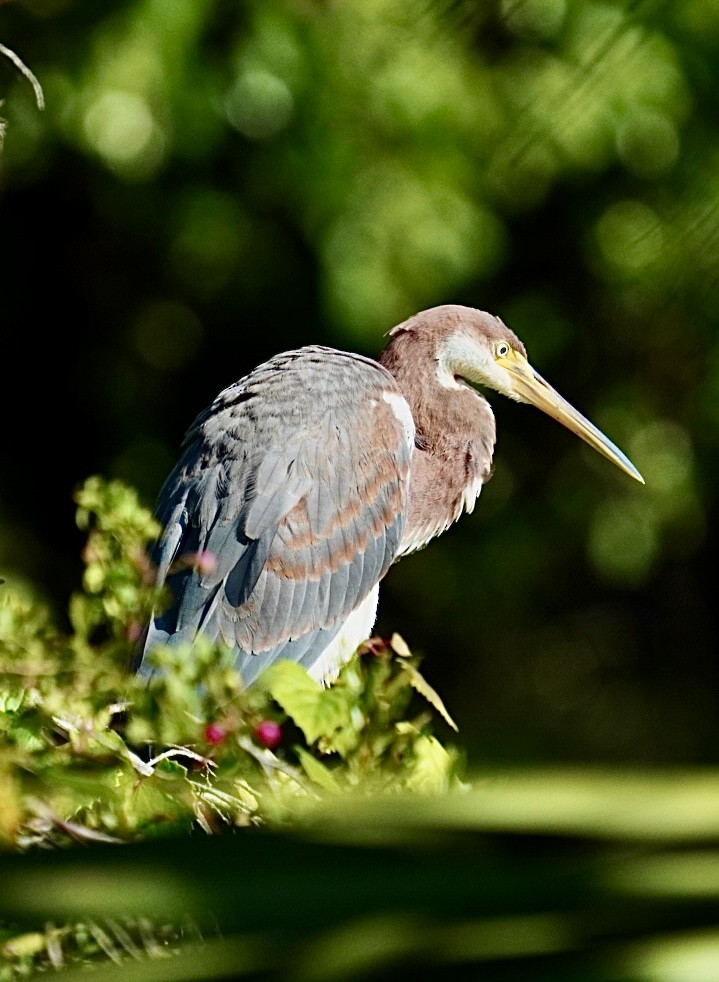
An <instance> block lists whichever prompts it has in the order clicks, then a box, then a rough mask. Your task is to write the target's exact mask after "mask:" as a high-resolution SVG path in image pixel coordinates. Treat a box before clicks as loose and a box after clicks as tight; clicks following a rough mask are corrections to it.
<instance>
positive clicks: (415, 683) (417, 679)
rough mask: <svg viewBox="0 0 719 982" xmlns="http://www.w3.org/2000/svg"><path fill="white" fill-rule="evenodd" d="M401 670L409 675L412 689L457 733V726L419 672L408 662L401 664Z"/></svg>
mask: <svg viewBox="0 0 719 982" xmlns="http://www.w3.org/2000/svg"><path fill="white" fill-rule="evenodd" d="M402 668H403V669H404V670H405V672H406V673H407V674H408V675H409V681H410V684H411V686H412V688H413V689H416V691H417V692H419V694H420V695H421V696H424V698H425V699H426V700H427V702H428V703H430V705H432V706H434V708H435V709H436V710H437V712H438V713H439V714H440V715H441V716H442V717H443V719H444V720H445V721H446V722H447V723H448V724H449V725H450V726H451V727H452V729H453V730H454V731H455V733H456V732H457V724H456V723H455V722H454V720H453V719H452V717H451V716H450V715H449V713H448V712H447V710H446V708H445V705H444V703H443V702H442V700H441V699H440V697H439V696H438V695H437V693H436V692H435V690H434V689H433V688H432V686H431V685H430V684H429V682H428V681H427V680H426V679H425V677H424V676H423V675H422V674H421V672H419V670H418V669H416V668H415V666H414V665H413V664H412V662H409V661H403V662H402Z"/></svg>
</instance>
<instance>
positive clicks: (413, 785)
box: [407, 736, 452, 793]
mask: <svg viewBox="0 0 719 982" xmlns="http://www.w3.org/2000/svg"><path fill="white" fill-rule="evenodd" d="M413 750H414V762H413V765H412V770H411V773H410V776H409V778H408V780H407V787H408V788H409V790H410V791H419V792H422V793H432V792H436V791H446V790H447V789H448V786H449V777H450V772H451V769H452V758H451V757H450V755H449V754H448V753H447V751H446V750H445V749H444V747H443V746H442V744H441V743H440V742H439V740H438V739H437V738H436V737H433V736H421V737H419V738H418V739H417V740H415V742H414V746H413Z"/></svg>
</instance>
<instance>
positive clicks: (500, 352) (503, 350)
mask: <svg viewBox="0 0 719 982" xmlns="http://www.w3.org/2000/svg"><path fill="white" fill-rule="evenodd" d="M509 351H510V348H509V345H508V344H507V342H506V341H499V342H498V343H497V347H496V348H495V349H494V352H495V355H496V357H497V358H506V357H507V355H508V354H509Z"/></svg>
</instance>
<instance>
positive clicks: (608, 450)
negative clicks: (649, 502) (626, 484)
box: [497, 351, 644, 484]
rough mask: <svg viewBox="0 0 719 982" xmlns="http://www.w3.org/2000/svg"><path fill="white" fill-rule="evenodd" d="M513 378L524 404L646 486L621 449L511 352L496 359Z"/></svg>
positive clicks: (513, 389)
mask: <svg viewBox="0 0 719 982" xmlns="http://www.w3.org/2000/svg"><path fill="white" fill-rule="evenodd" d="M497 361H498V364H500V365H501V366H502V367H503V368H504V369H505V370H506V371H507V373H508V375H509V377H510V388H511V390H512V392H513V393H514V394H515V395H516V397H517V398H518V399H521V401H522V402H528V403H531V404H532V405H533V406H536V407H537V409H541V410H542V412H544V413H546V414H547V415H548V416H551V417H552V418H553V419H556V420H557V422H559V423H561V424H562V425H563V426H566V427H567V429H568V430H570V431H571V432H572V433H575V434H576V435H577V436H578V437H580V438H581V439H582V440H584V441H585V443H588V444H589V446H590V447H593V448H594V449H595V450H597V451H598V452H599V453H600V454H603V456H605V457H607V458H608V459H609V460H611V462H612V463H613V464H616V466H617V467H618V468H619V469H620V470H623V471H624V473H625V474H628V475H629V476H630V477H633V478H634V480H635V481H639V482H640V483H641V484H644V478H643V477H642V475H641V474H640V473H639V471H638V470H637V469H636V467H635V466H634V464H633V463H632V462H631V460H630V459H629V458H628V457H627V456H626V454H623V453H622V451H621V450H620V449H619V447H616V446H615V445H614V444H613V443H612V441H611V440H610V439H609V438H608V437H606V436H605V435H604V434H603V433H602V431H601V430H599V429H597V427H596V426H595V425H594V423H591V422H590V421H589V420H588V419H587V418H586V417H585V416H582V414H581V413H580V412H579V411H578V410H577V409H575V408H574V406H572V405H571V403H569V402H567V400H566V399H564V398H563V397H562V396H560V394H559V393H558V392H557V391H556V389H553V388H552V386H551V385H550V384H549V382H547V381H545V379H543V378H542V376H541V375H540V374H539V372H535V370H534V369H533V368H532V366H531V365H530V364H529V362H528V361H527V359H526V358H525V357H524V356H523V355H521V354H520V353H519V352H518V351H512V352H511V355H510V356H509V357H507V358H499V359H497Z"/></svg>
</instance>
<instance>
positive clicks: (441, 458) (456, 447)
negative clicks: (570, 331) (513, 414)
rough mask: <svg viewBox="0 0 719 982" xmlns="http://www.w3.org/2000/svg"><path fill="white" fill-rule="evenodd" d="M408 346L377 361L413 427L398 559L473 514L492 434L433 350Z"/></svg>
mask: <svg viewBox="0 0 719 982" xmlns="http://www.w3.org/2000/svg"><path fill="white" fill-rule="evenodd" d="M413 341H414V339H413V338H411V337H403V336H402V335H399V336H398V337H396V338H393V339H392V341H391V342H390V344H389V345H388V346H387V347H386V348H385V350H384V351H383V352H382V354H381V356H380V359H379V360H380V363H381V364H382V365H383V366H384V367H385V368H386V369H387V370H388V371H389V372H390V373H391V374H392V375H393V376H394V378H395V381H396V382H397V385H398V387H399V389H400V391H401V393H402V395H403V396H404V398H405V399H406V400H407V402H408V404H409V407H410V410H411V412H412V417H413V419H414V423H415V427H416V430H417V436H416V440H415V448H414V451H413V455H412V466H411V470H410V489H409V508H408V512H407V520H406V524H405V532H404V536H403V540H402V545H401V548H400V554H401V555H404V554H406V553H408V552H412V551H414V550H415V549H419V548H421V547H422V546H424V545H426V544H427V543H428V542H429V541H430V540H431V539H433V538H434V537H435V536H437V535H440V534H441V533H442V532H444V531H445V529H447V528H448V527H449V526H450V525H451V524H452V523H453V522H455V521H456V520H457V519H458V518H459V516H460V515H461V514H462V513H463V512H465V511H468V512H469V511H471V510H472V509H473V507H474V503H475V501H476V498H477V495H478V494H479V492H480V490H481V488H482V485H483V484H484V483H486V481H487V480H489V477H490V472H491V464H492V454H493V452H494V443H495V436H496V430H495V424H494V415H493V413H492V410H491V408H490V406H489V403H488V402H487V400H486V399H485V398H484V397H483V396H482V395H480V394H479V393H478V392H477V391H476V390H475V389H473V388H472V387H471V386H469V385H467V384H466V383H464V382H462V381H461V380H456V379H455V378H454V376H453V375H452V374H451V372H450V370H449V369H448V368H447V367H446V365H444V364H442V362H441V360H440V359H437V358H436V357H435V354H434V351H433V350H432V349H429V348H425V349H424V350H423V346H422V345H421V344H420V343H419V342H415V343H413Z"/></svg>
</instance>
